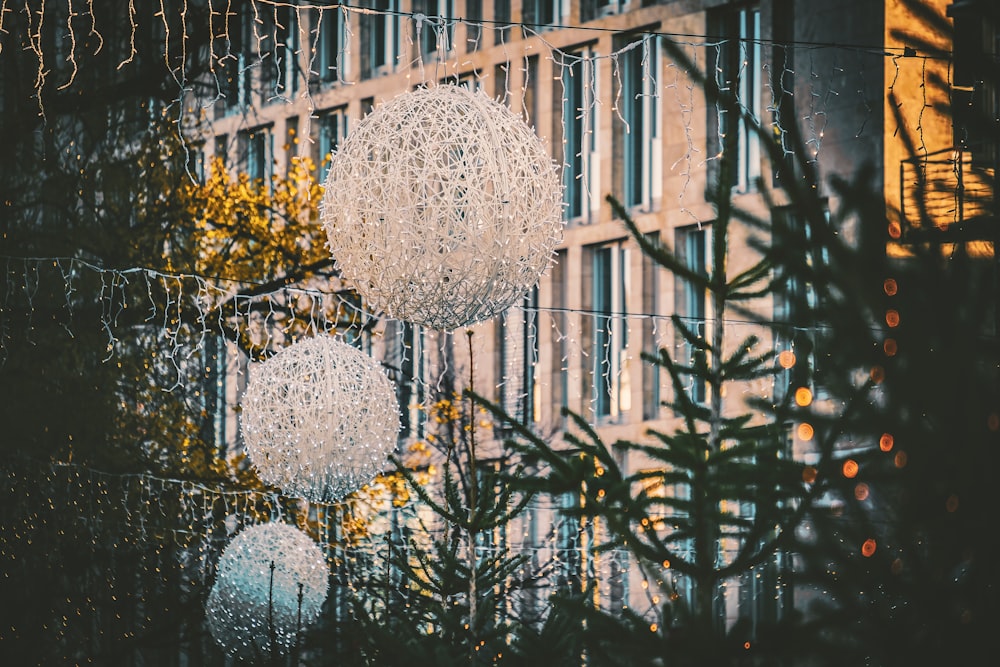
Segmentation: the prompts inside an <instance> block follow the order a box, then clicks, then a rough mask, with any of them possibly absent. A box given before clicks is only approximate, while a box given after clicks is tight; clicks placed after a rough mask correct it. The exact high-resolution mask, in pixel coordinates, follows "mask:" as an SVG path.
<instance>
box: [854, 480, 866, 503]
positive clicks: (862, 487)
mask: <svg viewBox="0 0 1000 667" xmlns="http://www.w3.org/2000/svg"><path fill="white" fill-rule="evenodd" d="M868 493H869V489H868V485H867V484H865V483H864V482H861V483H860V484H858V485H857V486H855V487H854V497H855V498H857V499H858V500H868Z"/></svg>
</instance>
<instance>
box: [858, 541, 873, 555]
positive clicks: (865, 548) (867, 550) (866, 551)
mask: <svg viewBox="0 0 1000 667" xmlns="http://www.w3.org/2000/svg"><path fill="white" fill-rule="evenodd" d="M874 554H875V540H874V539H872V538H870V537H869V538H868V539H867V540H865V543H864V544H862V545H861V555H862V556H864V557H865V558H871V557H872V556H873V555H874Z"/></svg>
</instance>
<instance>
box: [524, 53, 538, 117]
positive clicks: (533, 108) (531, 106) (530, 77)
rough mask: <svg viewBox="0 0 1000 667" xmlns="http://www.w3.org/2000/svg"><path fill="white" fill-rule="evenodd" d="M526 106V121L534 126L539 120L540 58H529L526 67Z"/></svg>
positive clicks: (526, 60)
mask: <svg viewBox="0 0 1000 667" xmlns="http://www.w3.org/2000/svg"><path fill="white" fill-rule="evenodd" d="M523 90H524V93H523V95H524V98H523V99H522V101H521V103H522V104H523V105H524V114H525V116H526V118H525V120H527V121H528V123H529V124H530V125H532V126H534V124H535V123H536V122H537V120H538V56H528V57H527V58H526V59H525V67H524V88H523Z"/></svg>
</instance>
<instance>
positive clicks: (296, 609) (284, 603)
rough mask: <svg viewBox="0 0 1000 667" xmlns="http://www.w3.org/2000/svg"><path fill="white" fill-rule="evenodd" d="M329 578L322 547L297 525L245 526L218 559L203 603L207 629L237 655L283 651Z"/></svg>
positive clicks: (310, 615) (319, 602)
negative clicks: (212, 580) (210, 585)
mask: <svg viewBox="0 0 1000 667" xmlns="http://www.w3.org/2000/svg"><path fill="white" fill-rule="evenodd" d="M272 563H273V567H274V569H273V575H272ZM329 577H330V568H329V566H328V565H327V563H326V559H325V558H324V556H323V552H322V550H320V548H319V546H318V545H317V544H316V543H315V542H314V541H313V540H312V538H310V537H309V536H308V535H306V534H305V533H303V532H302V531H301V530H299V529H298V528H295V527H293V526H289V525H287V524H284V523H265V524H258V525H254V526H250V527H248V528H245V529H243V530H242V531H240V532H239V533H238V534H237V535H236V537H234V538H233V539H232V541H231V542H230V543H229V544H228V545H226V548H225V549H223V551H222V556H221V557H220V559H219V564H218V567H217V570H216V577H215V583H214V584H213V585H212V590H211V591H210V592H209V595H208V601H207V602H206V605H205V619H206V621H207V624H208V630H209V632H210V633H211V635H212V637H213V638H214V639H215V641H216V643H217V644H219V646H220V647H222V649H223V650H224V651H225V652H226V653H227V654H229V655H231V656H233V657H236V658H239V659H241V660H254V659H260V658H261V657H262V656H273V655H284V654H286V653H288V652H289V651H290V649H291V648H292V647H293V646H294V645H295V642H296V641H297V640H298V638H299V634H300V632H301V630H303V629H304V628H305V627H306V626H307V625H309V624H310V623H312V622H313V621H314V620H315V619H316V618H317V617H318V616H319V613H320V609H321V607H322V606H323V603H324V602H325V601H326V596H327V592H328V589H329ZM300 585H301V594H302V601H301V605H300V603H299V592H300Z"/></svg>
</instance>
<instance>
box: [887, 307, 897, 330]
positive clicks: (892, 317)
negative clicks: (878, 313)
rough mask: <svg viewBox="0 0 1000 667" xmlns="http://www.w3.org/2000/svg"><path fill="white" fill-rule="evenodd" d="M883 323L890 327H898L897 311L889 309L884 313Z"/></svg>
mask: <svg viewBox="0 0 1000 667" xmlns="http://www.w3.org/2000/svg"><path fill="white" fill-rule="evenodd" d="M885 323H886V324H888V325H889V326H890V327H898V326H899V311H898V310H896V309H895V308H890V309H889V310H887V311H885Z"/></svg>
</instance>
